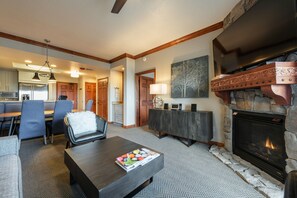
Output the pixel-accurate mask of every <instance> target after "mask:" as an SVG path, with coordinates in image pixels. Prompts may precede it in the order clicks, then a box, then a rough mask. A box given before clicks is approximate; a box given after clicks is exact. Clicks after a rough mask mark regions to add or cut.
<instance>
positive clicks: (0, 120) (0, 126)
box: [0, 103, 5, 136]
mask: <svg viewBox="0 0 297 198" xmlns="http://www.w3.org/2000/svg"><path fill="white" fill-rule="evenodd" d="M4 107H5V106H4V104H3V103H0V113H4ZM0 123H1V125H0V135H1V136H2V135H3V134H2V125H3V123H4V118H0Z"/></svg>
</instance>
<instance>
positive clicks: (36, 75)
mask: <svg viewBox="0 0 297 198" xmlns="http://www.w3.org/2000/svg"><path fill="white" fill-rule="evenodd" d="M32 80H33V81H40V78H39V75H38V73H37V72H35V73H34V76H33V78H32Z"/></svg>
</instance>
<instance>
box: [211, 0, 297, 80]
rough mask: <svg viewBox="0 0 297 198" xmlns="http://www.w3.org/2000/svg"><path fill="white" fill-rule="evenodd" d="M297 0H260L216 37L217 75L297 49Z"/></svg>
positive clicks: (260, 63) (215, 60)
mask: <svg viewBox="0 0 297 198" xmlns="http://www.w3.org/2000/svg"><path fill="white" fill-rule="evenodd" d="M296 1H297V0H258V2H257V3H256V4H255V5H254V6H253V7H252V8H250V9H249V10H248V11H247V12H246V13H244V14H243V15H242V16H240V17H239V18H238V19H237V20H236V21H235V22H234V23H233V24H231V25H230V26H229V27H227V28H226V29H225V30H224V31H223V32H222V33H221V34H220V35H219V36H218V37H217V38H215V39H214V40H213V55H214V67H215V75H216V76H217V75H219V74H231V73H236V72H238V71H243V70H246V69H248V68H250V67H253V66H259V65H263V64H266V61H267V60H270V59H274V58H276V57H280V56H286V55H287V54H288V53H289V52H293V51H297V5H296Z"/></svg>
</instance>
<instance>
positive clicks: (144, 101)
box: [139, 76, 154, 126]
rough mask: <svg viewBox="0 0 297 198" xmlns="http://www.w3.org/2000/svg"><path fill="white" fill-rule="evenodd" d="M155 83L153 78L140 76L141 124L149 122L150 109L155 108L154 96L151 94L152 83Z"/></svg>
mask: <svg viewBox="0 0 297 198" xmlns="http://www.w3.org/2000/svg"><path fill="white" fill-rule="evenodd" d="M153 83H154V79H153V78H148V77H145V76H140V78H139V126H143V125H146V124H147V122H148V116H149V109H151V108H153V96H152V95H150V84H153Z"/></svg>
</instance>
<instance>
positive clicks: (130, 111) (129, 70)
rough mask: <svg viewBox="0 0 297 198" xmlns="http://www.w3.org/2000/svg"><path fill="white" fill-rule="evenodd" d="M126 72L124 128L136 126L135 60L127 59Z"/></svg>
mask: <svg viewBox="0 0 297 198" xmlns="http://www.w3.org/2000/svg"><path fill="white" fill-rule="evenodd" d="M126 60H127V64H126V66H125V71H124V126H131V125H135V116H136V112H135V111H136V109H135V60H132V59H130V58H126Z"/></svg>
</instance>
